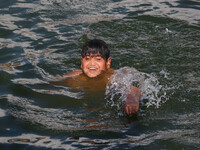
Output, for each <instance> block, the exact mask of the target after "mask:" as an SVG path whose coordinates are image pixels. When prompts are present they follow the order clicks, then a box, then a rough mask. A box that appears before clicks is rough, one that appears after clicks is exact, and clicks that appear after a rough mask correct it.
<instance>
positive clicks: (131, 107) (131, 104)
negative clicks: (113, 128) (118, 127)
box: [124, 86, 141, 115]
mask: <svg viewBox="0 0 200 150" xmlns="http://www.w3.org/2000/svg"><path fill="white" fill-rule="evenodd" d="M140 97H141V91H140V90H139V89H138V88H137V87H135V86H131V92H130V94H128V96H127V100H126V102H125V104H124V111H125V113H126V114H127V115H130V114H135V113H137V112H138V110H139V101H140Z"/></svg>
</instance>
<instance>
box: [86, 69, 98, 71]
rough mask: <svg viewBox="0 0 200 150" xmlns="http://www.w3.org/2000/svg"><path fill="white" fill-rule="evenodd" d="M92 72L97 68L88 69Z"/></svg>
mask: <svg viewBox="0 0 200 150" xmlns="http://www.w3.org/2000/svg"><path fill="white" fill-rule="evenodd" d="M88 69H89V70H90V71H96V70H97V68H88Z"/></svg>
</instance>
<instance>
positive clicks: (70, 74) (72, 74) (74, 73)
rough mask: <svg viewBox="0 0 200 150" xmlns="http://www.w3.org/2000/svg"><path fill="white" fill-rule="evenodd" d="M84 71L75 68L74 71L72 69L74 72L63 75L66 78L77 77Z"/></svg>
mask: <svg viewBox="0 0 200 150" xmlns="http://www.w3.org/2000/svg"><path fill="white" fill-rule="evenodd" d="M82 73H83V72H82V70H74V71H72V72H69V73H67V74H65V75H63V77H64V78H67V77H75V76H78V75H80V74H82Z"/></svg>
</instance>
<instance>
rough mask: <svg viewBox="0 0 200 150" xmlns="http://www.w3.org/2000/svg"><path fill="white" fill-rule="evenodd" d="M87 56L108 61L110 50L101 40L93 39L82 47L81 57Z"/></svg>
mask: <svg viewBox="0 0 200 150" xmlns="http://www.w3.org/2000/svg"><path fill="white" fill-rule="evenodd" d="M87 55H97V56H101V57H102V58H104V59H106V60H108V58H109V57H110V50H109V48H108V46H107V44H106V42H104V41H103V40H99V39H93V40H90V41H88V42H86V43H85V44H84V45H83V48H82V52H81V56H82V57H83V58H84V57H85V56H87Z"/></svg>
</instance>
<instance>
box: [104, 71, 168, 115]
mask: <svg viewBox="0 0 200 150" xmlns="http://www.w3.org/2000/svg"><path fill="white" fill-rule="evenodd" d="M131 85H134V86H136V87H138V88H139V89H140V90H141V92H142V97H141V101H140V102H141V104H142V105H144V106H146V107H147V108H148V107H150V106H154V107H156V108H159V107H160V106H161V104H162V103H164V102H166V101H167V100H168V99H169V96H168V95H167V94H166V93H167V90H168V89H169V87H167V86H165V85H161V84H160V82H159V79H158V78H157V77H156V75H154V74H148V73H143V72H139V71H138V70H136V69H135V68H131V67H123V68H120V69H119V70H116V71H115V74H113V75H112V76H111V78H110V80H109V83H108V84H107V87H106V99H107V106H109V107H113V108H116V109H117V111H118V112H119V114H122V112H121V110H122V105H123V103H124V102H125V101H126V98H127V94H128V93H129V92H130V86H131Z"/></svg>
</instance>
